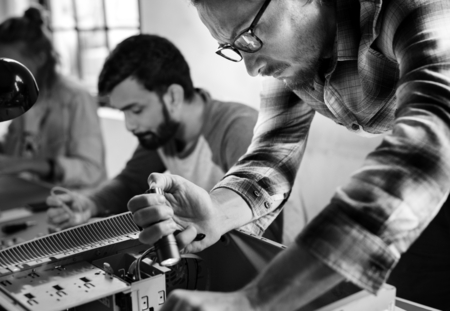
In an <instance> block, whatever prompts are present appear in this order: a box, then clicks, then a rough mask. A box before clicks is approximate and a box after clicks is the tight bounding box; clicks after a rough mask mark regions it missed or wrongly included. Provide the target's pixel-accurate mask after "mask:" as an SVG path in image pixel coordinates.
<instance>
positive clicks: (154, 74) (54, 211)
mask: <svg viewBox="0 0 450 311" xmlns="http://www.w3.org/2000/svg"><path fill="white" fill-rule="evenodd" d="M98 91H99V94H100V95H103V96H107V97H108V100H109V104H110V105H111V106H112V107H113V108H116V109H119V110H121V111H123V112H124V114H125V125H126V128H127V129H128V130H129V131H130V132H132V133H133V134H134V135H135V136H136V137H137V138H138V139H139V146H138V147H137V149H136V151H135V152H134V154H133V156H132V158H131V159H130V160H129V161H128V163H127V164H126V166H125V168H124V169H123V170H122V172H121V173H119V174H118V175H117V176H116V177H115V178H114V179H112V180H110V181H108V182H107V183H106V184H104V185H103V186H102V187H99V188H98V189H96V190H94V191H93V192H92V193H89V194H87V195H81V194H78V193H75V192H72V193H68V194H61V195H58V196H51V197H49V198H48V199H47V204H48V205H50V206H51V207H52V208H51V209H50V210H49V211H48V216H49V222H50V223H51V224H53V225H55V226H57V227H59V228H66V227H70V226H74V225H78V224H80V223H83V222H86V221H87V220H88V219H89V218H91V217H94V216H106V215H111V214H117V213H121V212H126V211H127V202H128V201H129V200H130V199H131V198H132V197H133V196H135V195H138V194H142V193H144V192H145V191H146V190H147V189H148V184H147V178H148V176H149V174H151V173H154V172H159V173H162V172H165V171H167V170H168V171H169V172H170V173H172V174H177V175H180V176H183V177H184V178H186V179H188V180H190V181H191V182H193V183H195V184H196V185H198V186H200V187H201V188H203V189H205V190H207V191H209V190H210V189H211V188H212V187H213V186H214V185H215V184H216V183H217V182H218V181H219V180H220V179H221V178H222V177H223V175H224V174H225V173H226V172H227V171H228V170H229V169H230V168H231V167H232V166H233V165H234V163H236V162H237V161H238V159H239V158H240V157H241V156H242V155H243V154H244V153H245V152H246V150H247V148H248V146H249V145H250V142H251V139H252V136H253V128H254V126H255V124H256V120H257V116H258V112H257V111H256V110H255V109H253V108H251V107H249V106H247V105H244V104H240V103H232V102H221V101H218V100H215V99H213V98H212V97H211V96H210V94H209V93H208V92H206V91H205V90H202V89H197V88H194V86H193V82H192V80H191V76H190V69H189V65H188V64H187V62H186V61H185V59H184V57H183V55H182V54H181V52H180V51H179V50H178V49H177V48H176V47H175V46H174V45H173V44H172V43H171V42H170V41H168V40H167V39H165V38H162V37H159V36H155V35H136V36H132V37H130V38H128V39H126V40H124V41H123V42H121V43H120V44H119V45H118V46H117V47H116V48H115V49H114V51H113V52H112V53H111V55H110V56H109V57H108V58H107V60H106V62H105V64H104V66H103V69H102V71H101V74H100V78H99V82H98ZM294 192H295V191H294ZM294 197H295V198H296V199H298V201H299V194H297V195H296V196H292V200H289V201H288V203H287V204H292V205H299V202H296V200H295V199H294ZM62 204H66V205H68V206H69V207H71V208H72V209H73V210H74V211H75V215H69V214H68V213H67V211H66V210H65V209H64V208H62V207H61V205H62ZM292 208H294V206H293V207H292ZM299 225H301V224H299ZM243 229H245V228H243ZM282 234H283V217H282V215H280V217H278V218H277V219H276V220H275V221H274V223H273V224H272V225H271V226H270V227H269V228H268V229H267V230H266V232H265V233H264V236H265V237H267V238H269V239H271V240H274V241H277V242H282Z"/></svg>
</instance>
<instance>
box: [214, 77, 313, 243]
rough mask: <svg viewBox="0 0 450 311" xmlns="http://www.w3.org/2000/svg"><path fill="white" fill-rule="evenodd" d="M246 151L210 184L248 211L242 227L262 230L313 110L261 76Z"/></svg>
mask: <svg viewBox="0 0 450 311" xmlns="http://www.w3.org/2000/svg"><path fill="white" fill-rule="evenodd" d="M263 89H264V91H265V92H264V93H263V94H262V95H261V107H260V112H259V115H258V121H257V124H256V126H255V129H254V135H253V139H252V142H251V145H250V146H249V148H248V151H247V153H246V154H245V155H243V156H242V157H241V158H240V159H239V161H238V162H237V163H236V165H235V166H233V167H232V168H231V169H230V170H229V171H228V172H227V174H226V175H225V177H224V179H223V180H222V181H220V182H219V183H218V184H217V185H216V186H215V187H214V188H213V189H212V191H214V190H215V189H218V188H227V189H230V190H232V191H234V192H236V193H237V194H239V195H240V196H241V197H242V198H243V199H244V200H245V201H246V202H247V204H248V205H249V207H250V208H251V210H252V213H253V219H252V222H251V223H249V224H247V225H246V226H245V227H244V228H243V229H245V230H247V231H250V232H252V233H255V234H262V233H263V232H264V230H265V229H266V228H267V227H268V226H269V225H270V223H271V222H272V221H273V220H274V219H275V217H276V216H277V215H278V214H279V212H280V210H281V209H280V206H281V205H278V204H273V203H274V201H275V200H277V201H279V200H280V199H286V198H287V197H288V196H289V193H290V190H291V188H292V185H293V183H294V180H295V175H296V172H297V169H298V167H299V165H300V161H301V159H302V156H303V152H304V148H305V145H306V139H307V136H308V131H309V127H310V125H311V121H312V118H313V116H314V111H313V110H312V109H311V108H310V107H309V106H308V105H306V104H305V103H303V102H302V101H301V100H300V99H299V98H298V96H297V95H295V94H293V93H292V92H290V91H289V90H288V89H287V88H286V87H285V86H284V84H283V83H280V82H278V81H275V80H273V79H270V80H266V81H265V85H264V86H263Z"/></svg>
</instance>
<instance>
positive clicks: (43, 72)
mask: <svg viewBox="0 0 450 311" xmlns="http://www.w3.org/2000/svg"><path fill="white" fill-rule="evenodd" d="M43 14H44V12H43V9H42V7H40V6H39V5H37V4H35V5H34V6H32V7H30V8H28V9H27V10H26V11H25V13H24V15H23V16H21V17H11V18H8V19H6V20H5V21H4V22H2V23H1V24H0V45H1V44H5V45H7V44H16V43H21V44H24V46H25V48H24V49H23V51H22V52H23V53H24V55H33V54H36V53H41V52H43V53H45V55H46V60H45V64H43V66H42V67H41V68H40V69H39V71H38V72H37V74H36V75H37V76H36V81H37V82H38V84H39V87H41V88H47V89H48V88H50V87H51V86H52V84H53V83H54V81H55V79H56V66H57V65H58V54H57V53H56V51H55V49H54V47H53V44H52V41H51V38H50V34H49V32H48V29H47V25H46V23H45V21H44V16H43Z"/></svg>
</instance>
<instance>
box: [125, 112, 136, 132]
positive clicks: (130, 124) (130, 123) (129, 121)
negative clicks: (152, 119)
mask: <svg viewBox="0 0 450 311" xmlns="http://www.w3.org/2000/svg"><path fill="white" fill-rule="evenodd" d="M125 127H126V129H127V131H130V132H133V131H134V130H136V128H137V126H136V122H135V121H134V120H133V118H132V117H131V116H130V115H129V114H128V113H125Z"/></svg>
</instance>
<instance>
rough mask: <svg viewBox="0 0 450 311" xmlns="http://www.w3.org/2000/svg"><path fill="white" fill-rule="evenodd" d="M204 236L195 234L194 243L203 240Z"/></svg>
mask: <svg viewBox="0 0 450 311" xmlns="http://www.w3.org/2000/svg"><path fill="white" fill-rule="evenodd" d="M205 236H206V235H205V234H203V233H199V234H197V236H196V237H195V239H194V241H201V240H203V239H204V238H205Z"/></svg>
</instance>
